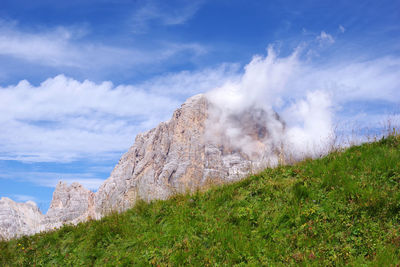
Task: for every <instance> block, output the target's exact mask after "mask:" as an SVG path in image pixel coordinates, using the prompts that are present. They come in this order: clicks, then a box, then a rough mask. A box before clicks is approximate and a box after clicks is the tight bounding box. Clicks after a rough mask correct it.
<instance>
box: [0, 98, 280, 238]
mask: <svg viewBox="0 0 400 267" xmlns="http://www.w3.org/2000/svg"><path fill="white" fill-rule="evenodd" d="M283 130H284V124H283V123H282V122H281V120H280V119H279V117H278V115H277V114H276V113H275V112H273V111H272V110H271V111H269V112H268V111H265V110H262V109H257V108H250V109H246V110H239V111H237V112H229V113H226V112H224V111H223V110H221V109H219V108H218V107H217V106H216V105H214V104H213V103H212V102H210V101H209V100H208V99H207V97H206V96H204V95H196V96H194V97H191V98H189V99H188V100H187V101H186V102H185V103H184V104H183V105H182V106H181V107H180V108H179V109H177V110H176V111H175V112H174V114H173V116H172V118H171V119H170V120H169V121H166V122H162V123H160V124H159V125H158V126H157V127H156V128H154V129H151V130H150V131H148V132H145V133H142V134H138V135H137V137H136V139H135V143H134V144H133V146H132V147H131V148H130V149H129V150H128V152H126V153H125V154H124V155H123V156H122V158H121V159H120V160H119V162H118V164H117V165H116V167H115V168H114V170H113V171H112V173H111V175H110V177H109V178H108V179H107V180H106V181H105V182H104V183H103V184H102V185H101V186H100V188H99V190H98V191H97V192H96V193H93V192H91V191H89V190H87V189H85V188H84V187H83V186H81V185H80V184H78V183H73V184H71V185H70V186H68V185H67V184H65V183H62V182H60V183H59V184H58V185H57V187H56V189H55V191H54V194H53V200H52V202H51V205H50V208H49V211H48V212H47V214H46V215H42V214H41V213H40V211H39V210H38V209H37V207H36V206H35V205H34V204H32V203H22V204H18V203H15V202H13V201H11V200H9V199H5V198H3V199H2V200H1V201H0V235H1V236H0V238H7V239H8V238H11V237H15V236H18V235H22V234H33V233H36V232H39V231H42V230H49V229H54V228H55V227H56V228H57V227H60V226H61V225H63V224H65V223H72V224H76V223H79V222H82V221H86V220H88V219H90V218H96V219H98V218H101V217H103V216H104V215H106V214H107V213H109V212H111V211H123V210H126V209H128V208H130V207H132V206H133V204H134V203H135V202H136V201H137V200H138V199H143V200H145V201H150V200H153V199H166V198H168V197H169V196H171V195H173V194H176V193H182V192H188V191H193V190H196V189H199V188H204V187H207V186H209V185H211V184H216V183H218V184H220V183H227V182H230V181H236V180H238V179H241V178H243V177H244V176H246V175H248V174H249V173H252V172H255V171H258V170H260V169H262V168H264V167H266V166H267V165H274V164H276V163H277V160H278V154H279V153H280V148H279V146H277V145H276V144H277V142H276V141H274V139H279V138H277V137H276V136H274V135H279V134H280V133H282V132H283Z"/></svg>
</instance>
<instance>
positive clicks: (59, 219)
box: [45, 181, 94, 228]
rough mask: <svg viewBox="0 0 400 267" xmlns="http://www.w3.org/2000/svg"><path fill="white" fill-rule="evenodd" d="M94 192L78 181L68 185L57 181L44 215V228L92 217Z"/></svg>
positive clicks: (74, 222)
mask: <svg viewBox="0 0 400 267" xmlns="http://www.w3.org/2000/svg"><path fill="white" fill-rule="evenodd" d="M93 199H94V193H93V192H91V191H90V190H88V189H86V188H84V187H83V186H82V185H81V184H79V183H72V184H71V185H70V186H68V185H67V184H66V183H64V182H61V181H60V182H59V183H58V184H57V186H56V189H55V190H54V193H53V200H52V201H51V204H50V208H49V210H48V211H47V214H46V216H45V224H46V228H54V227H56V228H57V227H60V226H61V225H63V224H65V223H73V224H76V223H79V222H82V221H86V220H87V219H88V218H94V213H93V212H94V209H93V208H94V205H93Z"/></svg>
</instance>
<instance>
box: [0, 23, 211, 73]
mask: <svg viewBox="0 0 400 267" xmlns="http://www.w3.org/2000/svg"><path fill="white" fill-rule="evenodd" d="M85 32H87V30H86V29H85V28H78V27H75V28H65V27H58V28H55V29H51V30H45V31H36V32H26V31H22V30H19V29H18V27H17V24H16V23H13V24H12V23H4V22H1V21H0V55H3V56H8V57H11V58H16V59H19V60H23V61H28V62H32V63H35V64H40V65H45V66H50V67H70V68H75V69H82V70H86V71H89V70H90V71H93V70H99V69H102V68H108V69H109V68H115V67H119V68H125V69H127V68H129V67H134V66H143V65H145V64H158V63H159V62H163V61H165V60H167V59H170V58H171V57H173V56H176V55H179V54H180V53H183V52H189V53H190V54H192V55H194V56H196V55H200V54H204V53H206V49H205V48H204V47H202V46H201V45H199V44H196V43H171V42H170V43H165V42H164V43H160V44H159V45H156V46H155V47H154V44H153V49H147V48H139V47H128V48H127V47H118V46H110V45H105V44H101V43H93V42H85V41H83V40H82V39H81V37H82V36H84V35H85V34H86V33H85Z"/></svg>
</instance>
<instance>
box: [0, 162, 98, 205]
mask: <svg viewBox="0 0 400 267" xmlns="http://www.w3.org/2000/svg"><path fill="white" fill-rule="evenodd" d="M0 178H3V179H16V180H18V181H27V182H30V183H33V184H35V185H39V186H44V187H49V188H54V187H55V186H56V185H57V183H58V182H59V181H64V182H66V183H68V184H71V183H73V182H78V183H80V184H81V185H83V186H84V187H86V188H87V189H90V190H97V189H98V188H99V186H100V185H101V184H102V183H103V182H104V179H102V178H99V177H97V176H96V174H94V173H91V172H85V173H65V172H35V171H18V170H17V171H12V172H11V171H5V173H4V172H3V173H1V174H0ZM10 197H11V198H13V199H15V200H16V201H23V202H25V201H28V200H32V201H35V202H37V198H35V197H33V196H29V195H22V194H13V195H10Z"/></svg>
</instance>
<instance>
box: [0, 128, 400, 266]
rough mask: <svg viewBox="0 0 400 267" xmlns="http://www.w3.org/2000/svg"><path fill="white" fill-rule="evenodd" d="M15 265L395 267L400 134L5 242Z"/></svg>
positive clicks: (399, 238) (2, 246) (399, 245)
mask: <svg viewBox="0 0 400 267" xmlns="http://www.w3.org/2000/svg"><path fill="white" fill-rule="evenodd" d="M0 251H1V253H0V263H1V265H2V266H11V265H33V264H37V265H74V266H75V265H110V266H112V265H118V264H135V265H139V266H141V265H155V266H157V265H160V266H165V265H173V266H175V265H179V264H186V265H197V266H200V265H215V264H216V263H219V264H221V265H227V266H231V265H234V264H239V263H244V264H252V265H254V266H259V265H287V264H293V265H294V264H306V265H314V266H324V265H327V266H329V265H343V264H350V265H360V264H363V263H367V264H370V265H373V266H388V265H390V264H394V266H395V265H396V264H398V263H400V260H399V259H400V137H398V136H397V137H394V136H390V137H388V138H386V139H382V140H381V141H379V142H376V143H371V144H364V145H362V146H358V147H351V148H350V149H348V150H346V151H343V152H334V153H331V154H329V155H328V156H326V157H324V158H322V159H317V160H306V161H303V162H301V163H298V164H296V165H294V166H280V167H277V168H274V169H266V170H265V171H263V172H261V173H260V174H258V175H255V176H251V177H249V178H247V179H245V180H243V181H240V182H235V183H231V184H228V185H224V186H221V187H218V188H213V189H210V190H208V191H205V192H196V193H194V194H186V195H176V196H174V197H172V198H171V199H169V200H157V201H153V202H151V203H149V204H148V203H145V202H142V201H139V202H138V203H136V205H135V207H134V208H133V209H130V210H128V211H126V212H124V213H120V214H118V213H114V214H112V215H110V216H106V217H104V218H103V219H101V220H98V221H89V222H86V223H81V224H79V225H77V226H64V227H63V228H62V229H60V230H57V231H54V232H51V233H42V234H37V235H35V236H30V237H24V238H21V239H19V240H11V241H9V242H1V243H0Z"/></svg>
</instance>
